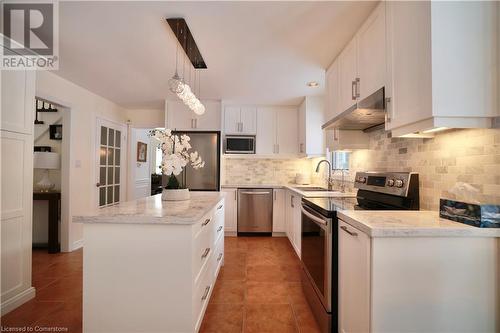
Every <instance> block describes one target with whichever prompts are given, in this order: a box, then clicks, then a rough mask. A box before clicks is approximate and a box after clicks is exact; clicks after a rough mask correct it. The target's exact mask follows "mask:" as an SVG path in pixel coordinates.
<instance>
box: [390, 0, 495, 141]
mask: <svg viewBox="0 0 500 333" xmlns="http://www.w3.org/2000/svg"><path fill="white" fill-rule="evenodd" d="M497 6H499V4H498V3H497V2H486V1H478V2H439V1H437V2H392V1H390V2H387V3H386V31H387V52H386V56H387V78H388V82H387V89H386V97H387V98H388V104H387V121H386V129H387V130H391V131H392V133H393V136H402V135H413V134H414V133H417V134H419V133H422V132H424V133H425V132H426V131H429V130H430V131H432V130H436V129H440V128H443V127H450V128H467V127H485V128H486V127H490V126H491V124H492V117H495V116H498V115H499V114H500V110H499V108H498V105H497V103H498V87H499V85H498V74H497V73H496V69H497V67H498V51H497V47H498V43H499V42H498V41H499V32H498V29H497V28H496V27H497V25H498V20H499V18H498V10H497Z"/></svg>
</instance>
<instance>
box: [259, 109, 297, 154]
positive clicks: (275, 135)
mask: <svg viewBox="0 0 500 333" xmlns="http://www.w3.org/2000/svg"><path fill="white" fill-rule="evenodd" d="M297 131H298V110H297V108H294V107H280V106H277V107H259V108H258V110H257V135H256V140H257V144H256V153H257V154H259V155H269V154H274V155H297V153H298V144H297V143H298V136H297Z"/></svg>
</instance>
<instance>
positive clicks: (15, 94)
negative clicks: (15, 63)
mask: <svg viewBox="0 0 500 333" xmlns="http://www.w3.org/2000/svg"><path fill="white" fill-rule="evenodd" d="M1 81H2V82H1V85H0V87H2V98H1V110H2V115H1V117H0V118H1V129H2V130H6V131H11V132H17V133H23V134H32V133H33V114H34V113H35V99H34V95H35V71H33V70H2V73H1Z"/></svg>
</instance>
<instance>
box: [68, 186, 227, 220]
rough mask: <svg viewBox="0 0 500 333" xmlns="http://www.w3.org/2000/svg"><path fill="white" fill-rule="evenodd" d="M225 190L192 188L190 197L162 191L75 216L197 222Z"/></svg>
mask: <svg viewBox="0 0 500 333" xmlns="http://www.w3.org/2000/svg"><path fill="white" fill-rule="evenodd" d="M224 195H225V194H224V193H223V192H191V199H190V200H186V201H162V200H161V194H157V195H153V196H150V197H145V198H141V199H137V200H133V201H126V202H121V203H119V204H117V205H114V206H110V207H105V208H100V209H96V210H95V211H94V212H92V213H89V214H86V215H83V216H74V217H73V222H77V223H118V224H125V223H134V224H194V223H197V222H198V221H199V220H200V219H201V218H202V217H203V216H204V215H205V214H207V213H208V212H209V211H210V210H211V209H213V208H214V207H215V206H216V205H217V204H218V203H219V202H220V201H221V200H222V198H224Z"/></svg>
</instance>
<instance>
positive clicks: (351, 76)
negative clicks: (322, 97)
mask: <svg viewBox="0 0 500 333" xmlns="http://www.w3.org/2000/svg"><path fill="white" fill-rule="evenodd" d="M356 49H357V47H356V38H354V39H353V40H352V41H351V42H349V44H347V46H346V47H345V49H344V50H343V51H342V53H341V54H340V57H339V59H340V69H339V72H340V112H343V111H345V110H347V109H348V108H350V107H351V106H353V105H354V104H356V91H355V90H356V87H355V86H356V78H357V77H358V75H357V73H358V71H357V50H356Z"/></svg>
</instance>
